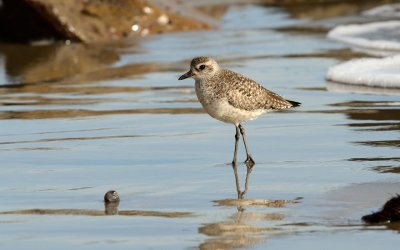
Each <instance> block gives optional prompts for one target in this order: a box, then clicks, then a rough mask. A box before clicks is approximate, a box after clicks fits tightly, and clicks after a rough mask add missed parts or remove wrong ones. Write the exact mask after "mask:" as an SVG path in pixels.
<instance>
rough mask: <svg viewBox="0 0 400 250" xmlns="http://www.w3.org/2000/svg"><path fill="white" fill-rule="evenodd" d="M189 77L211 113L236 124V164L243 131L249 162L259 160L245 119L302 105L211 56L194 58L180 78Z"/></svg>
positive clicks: (200, 99)
mask: <svg viewBox="0 0 400 250" xmlns="http://www.w3.org/2000/svg"><path fill="white" fill-rule="evenodd" d="M188 77H192V78H194V79H195V89H196V95H197V98H198V99H199V101H200V103H201V105H202V106H203V108H204V109H205V110H206V111H207V113H208V114H209V115H210V116H212V117H213V118H215V119H217V120H220V121H223V122H226V123H232V124H233V125H235V128H236V134H235V150H234V154H233V161H232V164H233V165H236V156H237V148H238V143H239V138H240V134H241V135H242V137H243V143H244V147H245V149H246V155H247V157H246V161H245V163H246V165H248V166H249V165H250V166H253V165H254V163H255V162H254V160H253V158H251V155H250V151H249V147H248V145H247V140H246V134H245V130H244V128H243V126H242V125H241V123H242V122H245V121H248V120H253V119H255V118H257V117H258V116H260V115H261V114H263V113H265V112H270V111H274V110H282V109H287V108H292V107H297V106H300V103H299V102H295V101H289V100H286V99H284V98H282V97H281V96H280V95H278V94H275V93H274V92H271V91H269V90H267V89H265V88H264V87H263V86H261V85H260V84H258V83H257V82H255V81H253V80H251V79H249V78H247V77H245V76H243V75H241V74H238V73H236V72H233V71H230V70H227V69H221V68H220V67H219V65H218V63H217V62H216V61H215V60H214V59H212V58H210V57H196V58H193V60H192V61H191V63H190V70H189V71H188V72H186V73H185V74H183V75H182V76H181V77H179V80H183V79H186V78H188ZM239 133H240V134H239Z"/></svg>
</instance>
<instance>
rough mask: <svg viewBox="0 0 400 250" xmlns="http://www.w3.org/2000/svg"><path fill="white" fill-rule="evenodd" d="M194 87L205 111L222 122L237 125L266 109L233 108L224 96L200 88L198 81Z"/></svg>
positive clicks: (253, 117) (255, 116)
mask: <svg viewBox="0 0 400 250" xmlns="http://www.w3.org/2000/svg"><path fill="white" fill-rule="evenodd" d="M195 89H196V95H197V98H198V99H199V101H200V103H201V105H203V108H204V109H205V110H206V111H207V113H208V114H209V115H211V116H212V117H214V118H215V119H217V120H220V121H223V122H227V123H233V124H235V125H238V124H239V123H241V122H244V121H248V120H252V119H255V118H257V117H258V116H260V115H261V114H263V113H265V112H266V111H267V110H264V109H258V110H253V111H247V110H243V109H238V108H235V107H233V106H232V105H230V104H229V103H228V100H227V99H226V98H225V97H217V96H216V95H215V94H214V93H213V92H211V91H207V90H204V89H201V88H200V83H199V82H198V81H196V84H195Z"/></svg>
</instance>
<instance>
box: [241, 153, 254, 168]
mask: <svg viewBox="0 0 400 250" xmlns="http://www.w3.org/2000/svg"><path fill="white" fill-rule="evenodd" d="M244 163H246V166H247V167H248V168H252V167H253V166H254V164H256V163H255V162H254V160H253V158H251V156H250V155H247V158H246V160H245V161H244Z"/></svg>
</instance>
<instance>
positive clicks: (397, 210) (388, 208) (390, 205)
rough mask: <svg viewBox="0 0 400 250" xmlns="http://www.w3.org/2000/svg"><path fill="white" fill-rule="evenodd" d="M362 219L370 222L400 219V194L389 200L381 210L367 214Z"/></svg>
mask: <svg viewBox="0 0 400 250" xmlns="http://www.w3.org/2000/svg"><path fill="white" fill-rule="evenodd" d="M361 219H362V220H363V221H364V222H367V223H370V224H376V223H385V222H396V221H400V195H397V196H395V197H392V198H391V199H390V200H388V201H387V202H386V203H385V205H383V207H382V209H381V210H380V211H378V212H375V213H372V214H368V215H365V216H363V217H362V218H361Z"/></svg>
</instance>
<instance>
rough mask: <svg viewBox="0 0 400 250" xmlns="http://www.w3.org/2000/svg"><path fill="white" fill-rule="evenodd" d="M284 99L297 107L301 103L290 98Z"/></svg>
mask: <svg viewBox="0 0 400 250" xmlns="http://www.w3.org/2000/svg"><path fill="white" fill-rule="evenodd" d="M286 101H288V102H289V103H290V104H292V107H298V106H300V105H301V103H300V102H295V101H290V100H286Z"/></svg>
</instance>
